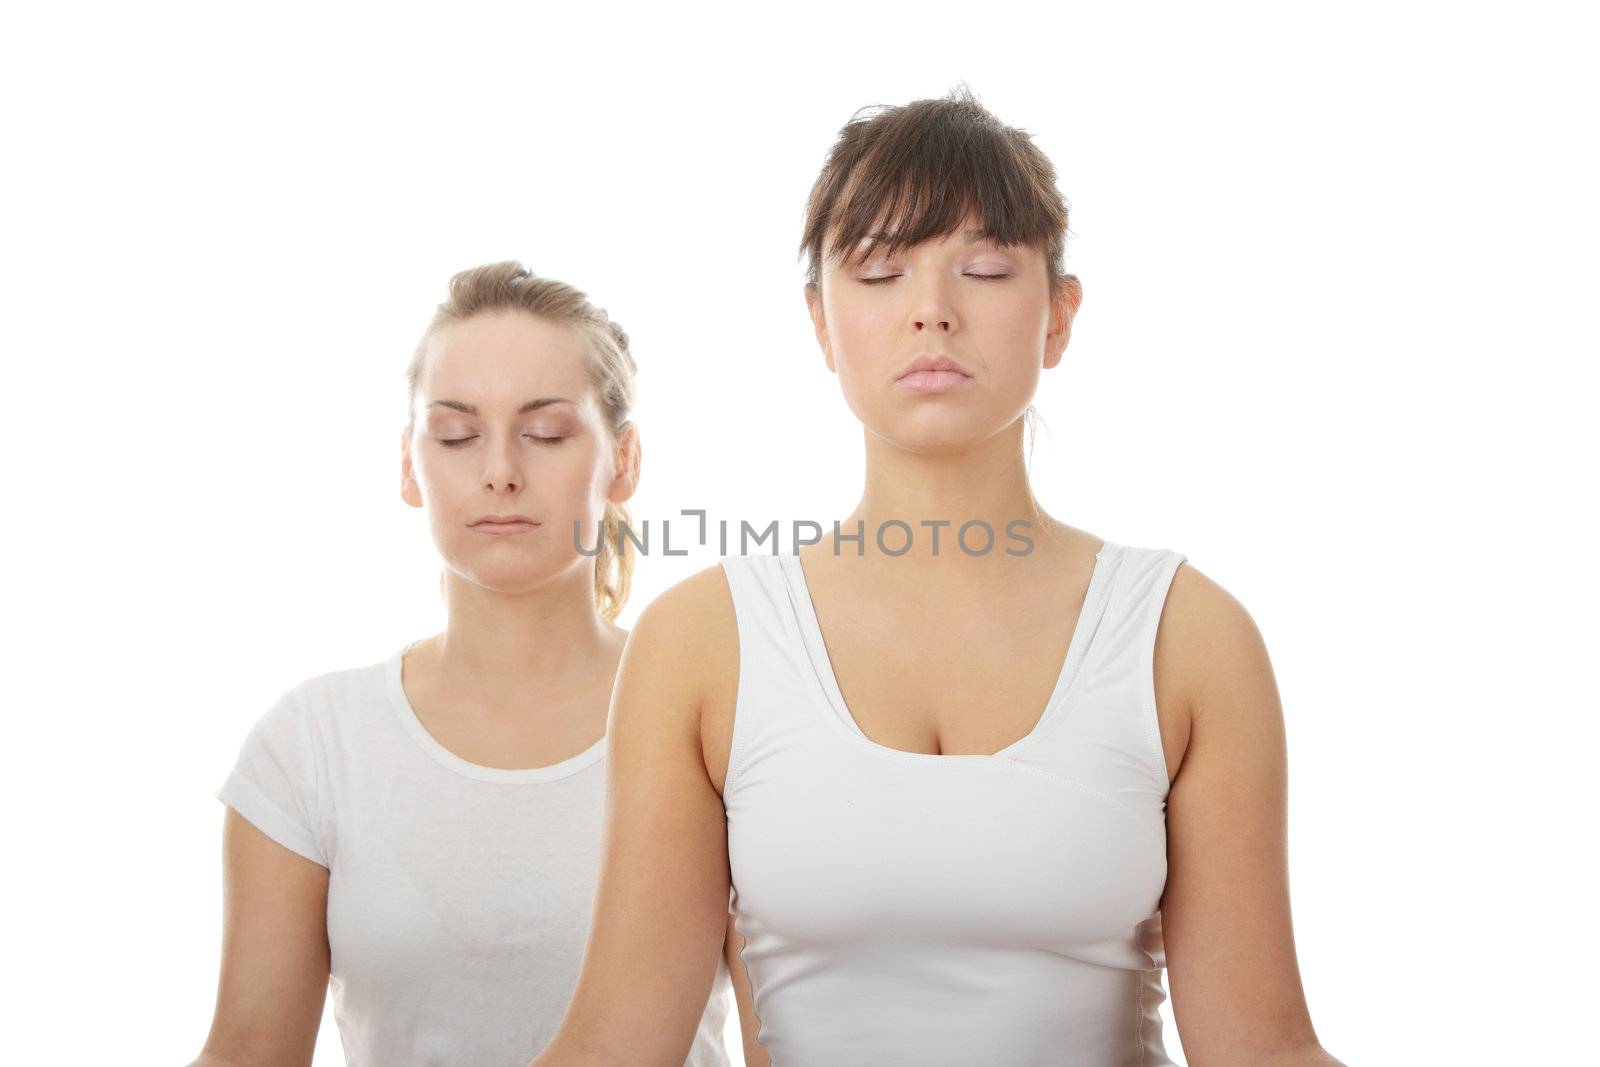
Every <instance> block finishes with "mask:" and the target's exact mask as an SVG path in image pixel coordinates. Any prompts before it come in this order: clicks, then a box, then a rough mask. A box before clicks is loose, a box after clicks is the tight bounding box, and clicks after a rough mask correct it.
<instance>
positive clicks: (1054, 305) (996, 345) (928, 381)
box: [806, 218, 1077, 452]
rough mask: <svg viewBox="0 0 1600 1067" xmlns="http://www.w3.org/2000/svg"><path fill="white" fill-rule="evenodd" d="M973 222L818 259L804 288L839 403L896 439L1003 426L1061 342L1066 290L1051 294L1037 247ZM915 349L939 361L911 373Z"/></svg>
mask: <svg viewBox="0 0 1600 1067" xmlns="http://www.w3.org/2000/svg"><path fill="white" fill-rule="evenodd" d="M977 228H978V224H977V222H976V220H973V219H970V218H969V219H967V220H965V221H964V222H963V223H962V225H961V226H959V227H957V229H956V230H955V232H953V233H951V234H948V235H946V236H945V237H943V238H938V239H935V240H930V241H925V242H923V243H922V244H920V245H917V246H915V247H913V248H910V249H908V250H906V251H904V252H900V253H898V254H896V255H894V256H889V255H886V254H885V253H883V252H882V251H878V252H874V253H872V254H871V255H870V256H867V257H866V258H862V255H861V250H855V251H853V252H852V254H851V255H849V256H847V257H844V258H843V259H839V260H836V259H831V258H830V259H829V260H828V261H827V263H826V265H825V267H824V268H823V270H822V272H821V274H820V276H819V282H820V286H821V292H820V294H819V293H817V292H815V291H813V290H809V289H808V290H807V292H806V302H807V305H808V307H809V309H810V312H811V317H812V324H813V326H814V327H815V329H816V335H817V343H818V344H819V345H820V346H821V347H822V350H823V354H824V356H825V358H826V360H827V364H828V368H829V369H830V370H832V371H834V372H835V373H836V374H838V376H839V385H840V388H841V389H843V390H844V395H845V401H846V403H848V404H849V405H850V410H851V411H853V412H854V413H855V415H856V417H857V418H859V419H860V420H861V421H862V423H863V424H864V425H865V426H866V427H867V429H868V430H870V431H872V432H873V433H876V434H878V435H880V436H882V437H884V438H887V439H889V440H891V441H893V442H895V443H896V444H898V445H900V446H902V447H904V448H908V449H912V450H915V451H921V452H946V451H958V450H960V449H962V448H964V447H966V446H969V445H971V444H973V443H975V442H976V441H979V440H982V439H984V438H987V437H989V436H991V435H993V434H996V433H998V432H1000V431H1002V430H1004V429H1006V428H1007V427H1010V426H1012V425H1013V424H1014V423H1016V421H1017V420H1018V419H1019V418H1021V417H1022V415H1023V413H1024V412H1025V411H1027V408H1028V404H1029V403H1030V402H1031V401H1032V399H1033V395H1034V392H1035V390H1036V389H1037V388H1038V384H1039V373H1040V371H1041V370H1042V369H1043V368H1047V367H1053V366H1055V365H1056V364H1057V363H1059V362H1060V361H1061V354H1062V352H1063V350H1064V349H1065V348H1066V344H1067V337H1068V335H1069V333H1070V331H1071V327H1072V315H1073V313H1074V312H1075V311H1076V310H1077V290H1076V289H1068V288H1066V287H1063V290H1062V292H1061V293H1059V294H1058V295H1057V296H1056V297H1055V298H1054V299H1052V298H1051V295H1050V293H1049V273H1048V271H1047V269H1046V264H1045V259H1044V254H1043V253H1042V252H1041V251H1039V250H1038V249H1036V248H1029V247H1024V246H1014V247H1004V246H1001V245H997V244H993V243H991V242H987V241H984V240H983V239H982V238H981V237H980V236H979V235H978V234H977V233H976V232H975V231H976V230H977ZM920 357H926V358H928V359H932V360H936V361H948V363H940V366H948V367H949V368H950V369H948V370H939V369H934V370H922V371H919V370H915V369H913V368H914V366H915V363H916V361H917V360H918V359H919V358H920ZM908 371H909V372H910V373H907V372H908Z"/></svg>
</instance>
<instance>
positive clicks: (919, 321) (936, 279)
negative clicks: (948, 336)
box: [911, 271, 955, 334]
mask: <svg viewBox="0 0 1600 1067" xmlns="http://www.w3.org/2000/svg"><path fill="white" fill-rule="evenodd" d="M922 273H923V275H924V281H923V283H922V284H921V285H919V286H917V287H916V294H915V296H914V298H913V302H912V305H911V310H912V315H911V324H912V330H913V331H914V332H916V333H919V334H920V333H923V332H924V331H926V330H937V331H938V332H940V333H949V332H950V331H951V330H953V329H954V328H955V312H954V310H952V308H951V306H950V301H948V300H946V299H945V296H946V295H947V294H946V292H945V281H944V279H943V278H942V277H940V275H939V273H938V272H937V271H924V272H922Z"/></svg>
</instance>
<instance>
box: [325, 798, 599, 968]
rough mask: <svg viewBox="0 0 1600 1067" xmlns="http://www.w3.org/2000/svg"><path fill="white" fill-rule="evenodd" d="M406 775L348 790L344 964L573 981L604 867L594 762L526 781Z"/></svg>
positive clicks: (336, 889)
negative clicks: (537, 974) (423, 779)
mask: <svg viewBox="0 0 1600 1067" xmlns="http://www.w3.org/2000/svg"><path fill="white" fill-rule="evenodd" d="M408 781H409V780H408V779H407V778H406V777H404V776H398V775H397V776H395V777H392V778H386V777H384V776H383V775H381V774H375V775H374V776H372V777H371V778H369V779H367V780H366V781H365V782H364V783H363V788H361V789H360V790H358V791H352V794H350V795H346V796H343V797H341V798H340V801H341V803H340V812H339V825H338V847H337V858H336V862H335V864H334V867H333V870H332V872H331V873H330V877H329V884H328V940H329V947H330V950H331V953H332V960H333V969H334V971H335V972H336V974H337V975H339V976H340V977H341V978H342V979H343V980H345V981H346V982H357V983H366V984H369V985H377V986H381V985H382V984H383V983H385V982H391V981H401V980H404V979H405V978H406V977H407V976H415V975H418V974H434V975H448V974H457V975H460V974H475V975H477V977H478V978H479V979H481V978H483V977H485V976H489V975H501V976H503V977H504V978H506V980H516V981H520V980H523V979H524V978H525V976H526V975H527V974H528V973H529V972H530V969H534V968H539V969H549V970H552V971H553V972H557V973H563V974H564V973H566V972H568V971H570V972H571V974H572V976H573V977H574V978H575V977H576V973H577V967H578V965H579V963H580V962H581V959H582V951H583V938H584V933H585V931H586V930H587V928H588V921H589V912H590V908H591V901H592V897H593V893H594V885H595V879H596V876H597V874H598V867H599V837H600V825H601V818H602V814H603V807H602V803H603V796H602V792H601V790H602V787H603V772H601V771H600V769H599V767H595V768H590V769H589V770H588V771H585V772H583V773H582V774H579V775H575V776H573V779H571V780H567V781H563V782H559V783H546V784H539V785H532V786H499V785H496V784H493V783H485V782H471V781H465V780H461V781H454V780H447V781H446V782H445V784H444V786H440V785H438V784H437V783H434V784H431V785H430V787H429V788H426V789H424V788H408ZM411 784H412V785H413V786H414V785H415V783H411Z"/></svg>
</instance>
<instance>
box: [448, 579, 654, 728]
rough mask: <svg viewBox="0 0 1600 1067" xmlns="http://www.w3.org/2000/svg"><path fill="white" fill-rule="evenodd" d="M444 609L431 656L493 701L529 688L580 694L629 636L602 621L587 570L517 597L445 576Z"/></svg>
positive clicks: (456, 680)
mask: <svg viewBox="0 0 1600 1067" xmlns="http://www.w3.org/2000/svg"><path fill="white" fill-rule="evenodd" d="M587 562H588V561H587V560H580V561H579V563H580V564H581V563H587ZM445 603H446V607H447V612H448V618H449V622H448V623H447V625H446V627H445V629H444V631H443V632H442V633H439V634H436V635H435V636H434V637H432V638H430V639H429V642H428V643H429V644H430V645H431V648H430V650H429V651H430V658H431V659H433V660H434V662H435V664H436V668H437V670H438V672H439V675H440V677H441V678H442V679H445V680H448V681H449V682H450V683H451V684H452V685H455V686H457V687H459V688H461V689H464V690H466V691H468V692H471V693H475V694H480V695H481V696H482V697H483V699H485V700H486V701H488V702H490V703H496V702H499V701H501V700H504V701H506V702H510V703H515V702H517V701H518V700H519V699H520V697H521V695H523V694H526V693H527V691H528V690H529V689H530V688H537V689H540V690H543V691H544V692H546V693H549V692H552V691H556V692H559V691H561V690H562V689H564V688H566V687H567V686H568V685H570V686H572V687H574V688H582V687H583V686H585V685H586V684H588V683H589V682H590V681H592V679H593V677H594V675H595V673H596V669H597V667H598V666H601V665H604V667H605V669H607V670H609V669H610V668H611V667H613V666H614V665H615V662H616V660H617V658H618V657H619V656H620V654H621V650H622V643H623V641H624V640H625V639H626V637H627V632H626V631H624V630H622V629H621V628H619V627H617V626H615V625H614V624H612V623H610V622H608V621H607V620H605V619H603V618H601V616H600V613H599V611H598V610H597V609H596V606H595V598H594V580H593V576H592V572H591V571H590V569H589V568H588V567H587V566H581V565H576V566H573V567H571V568H569V569H568V570H567V571H565V572H563V573H561V574H558V575H554V576H552V577H551V578H549V579H547V580H546V581H545V582H543V583H541V584H540V585H538V586H537V587H535V588H532V589H527V590H522V591H518V592H515V593H505V592H500V591H497V590H493V589H487V588H485V587H484V586H482V585H478V584H477V583H474V582H470V581H468V580H466V579H464V578H462V577H460V576H459V575H457V574H455V573H454V572H450V571H447V572H446V574H445Z"/></svg>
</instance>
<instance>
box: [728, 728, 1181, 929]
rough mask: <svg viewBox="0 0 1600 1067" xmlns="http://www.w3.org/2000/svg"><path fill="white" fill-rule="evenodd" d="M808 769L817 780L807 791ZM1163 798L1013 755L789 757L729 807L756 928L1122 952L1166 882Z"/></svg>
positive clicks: (744, 917)
mask: <svg viewBox="0 0 1600 1067" xmlns="http://www.w3.org/2000/svg"><path fill="white" fill-rule="evenodd" d="M805 758H806V757H805V756H804V755H803V754H801V753H798V752H796V753H794V754H792V755H790V756H786V757H783V759H787V760H791V761H800V762H803V761H804V760H805ZM858 762H859V764H860V765H859V766H857V765H856V764H857V763H858ZM800 778H804V779H805V780H807V781H808V782H809V783H810V785H811V788H810V789H808V791H807V796H806V800H805V803H803V804H796V803H793V802H792V797H788V796H787V791H788V783H789V782H792V781H794V780H797V779H800ZM1137 802H1138V801H1134V802H1132V803H1137ZM1149 803H1150V804H1151V805H1152V807H1151V810H1150V811H1149V812H1141V811H1139V810H1135V809H1134V808H1133V807H1132V806H1131V803H1129V802H1120V801H1114V800H1112V799H1111V798H1109V797H1108V796H1106V795H1105V794H1104V793H1102V792H1100V791H1097V790H1095V789H1093V788H1089V787H1087V786H1085V785H1084V784H1083V783H1081V782H1078V781H1075V780H1073V779H1071V778H1068V777H1065V776H1062V775H1057V774H1053V773H1050V772H1047V771H1042V770H1039V769H1037V768H1034V767H1031V766H1028V765H1025V764H1022V763H1020V762H1017V761H1011V760H996V761H989V760H987V759H984V758H977V759H973V760H960V761H957V762H951V761H937V762H933V763H930V762H927V761H915V760H913V761H909V762H901V761H895V760H887V761H886V760H881V759H877V758H874V756H873V754H867V753H863V754H860V755H859V756H858V757H857V758H855V759H851V758H849V757H845V758H840V757H839V756H838V755H837V753H834V754H832V755H830V756H829V757H828V759H827V760H826V761H825V762H824V761H822V760H818V761H817V762H816V764H815V766H811V767H802V766H799V765H797V764H796V765H791V766H780V765H779V763H778V760H774V761H772V762H771V763H769V764H768V765H767V766H765V767H762V768H760V770H759V771H754V772H753V773H752V775H751V777H750V778H749V779H747V780H746V781H744V782H743V783H741V786H740V789H739V790H738V793H737V794H736V796H735V798H734V802H733V803H732V804H731V805H730V807H729V812H728V855H729V863H730V871H731V874H732V880H733V885H734V888H735V891H736V910H737V911H738V912H739V915H740V916H741V922H742V923H744V924H746V925H747V926H748V927H749V931H750V935H754V936H756V937H758V938H759V937H761V936H762V935H767V936H770V937H773V938H777V939H780V940H782V941H784V942H785V943H788V944H799V943H807V944H813V945H816V944H839V945H852V944H857V945H859V944H861V943H868V942H880V941H887V942H892V943H902V944H903V943H924V944H926V943H961V944H969V945H974V946H982V945H989V946H993V945H996V944H1006V945H1014V946H1026V947H1028V948H1034V949H1046V950H1050V951H1054V952H1059V953H1062V954H1066V955H1078V956H1080V957H1081V956H1084V955H1086V954H1092V953H1093V952H1096V951H1101V950H1102V949H1107V948H1108V947H1109V946H1115V948H1114V949H1113V951H1118V952H1121V951H1124V950H1125V948H1126V946H1125V944H1124V942H1125V941H1126V937H1127V934H1128V932H1129V931H1130V930H1132V929H1134V928H1135V927H1136V926H1137V925H1138V924H1139V923H1140V922H1142V921H1144V920H1146V919H1147V918H1149V916H1150V915H1151V914H1153V913H1154V912H1155V911H1156V909H1157V907H1158V905H1159V901H1160V897H1161V893H1162V890H1163V888H1164V886H1165V880H1166V851H1165V834H1164V830H1163V829H1162V825H1161V822H1160V814H1159V800H1158V799H1156V798H1150V800H1149ZM747 936H749V935H747ZM1119 958H1120V957H1119Z"/></svg>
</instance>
